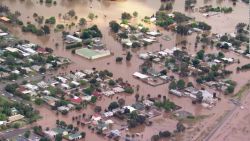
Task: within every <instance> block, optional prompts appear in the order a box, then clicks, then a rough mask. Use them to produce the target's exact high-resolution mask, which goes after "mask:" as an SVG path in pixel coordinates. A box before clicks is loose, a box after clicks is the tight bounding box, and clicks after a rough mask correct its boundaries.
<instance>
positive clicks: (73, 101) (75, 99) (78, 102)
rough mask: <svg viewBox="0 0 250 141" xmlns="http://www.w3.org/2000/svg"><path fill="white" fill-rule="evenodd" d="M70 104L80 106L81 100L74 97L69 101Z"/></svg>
mask: <svg viewBox="0 0 250 141" xmlns="http://www.w3.org/2000/svg"><path fill="white" fill-rule="evenodd" d="M70 101H71V102H72V103H76V104H80V103H81V102H82V99H81V98H80V97H74V98H72V99H71V100H70Z"/></svg>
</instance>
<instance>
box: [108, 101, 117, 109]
mask: <svg viewBox="0 0 250 141" xmlns="http://www.w3.org/2000/svg"><path fill="white" fill-rule="evenodd" d="M116 108H119V104H118V103H117V102H111V103H110V104H109V106H108V109H109V110H110V111H112V110H113V109H116Z"/></svg>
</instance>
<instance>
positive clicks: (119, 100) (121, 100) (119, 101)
mask: <svg viewBox="0 0 250 141" xmlns="http://www.w3.org/2000/svg"><path fill="white" fill-rule="evenodd" d="M118 104H119V106H120V107H122V106H124V105H125V100H124V99H123V98H120V99H118Z"/></svg>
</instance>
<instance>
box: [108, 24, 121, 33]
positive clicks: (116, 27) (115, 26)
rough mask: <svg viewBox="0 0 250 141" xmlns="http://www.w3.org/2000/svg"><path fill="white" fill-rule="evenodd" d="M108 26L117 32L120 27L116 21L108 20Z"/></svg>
mask: <svg viewBox="0 0 250 141" xmlns="http://www.w3.org/2000/svg"><path fill="white" fill-rule="evenodd" d="M109 27H110V28H111V30H112V31H113V32H115V33H117V32H118V31H119V30H120V28H121V26H120V25H119V24H118V23H117V22H116V21H111V22H109Z"/></svg>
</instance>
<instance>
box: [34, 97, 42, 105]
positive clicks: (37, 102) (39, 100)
mask: <svg viewBox="0 0 250 141" xmlns="http://www.w3.org/2000/svg"><path fill="white" fill-rule="evenodd" d="M35 104H36V105H42V104H43V100H42V99H41V98H36V100H35Z"/></svg>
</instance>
